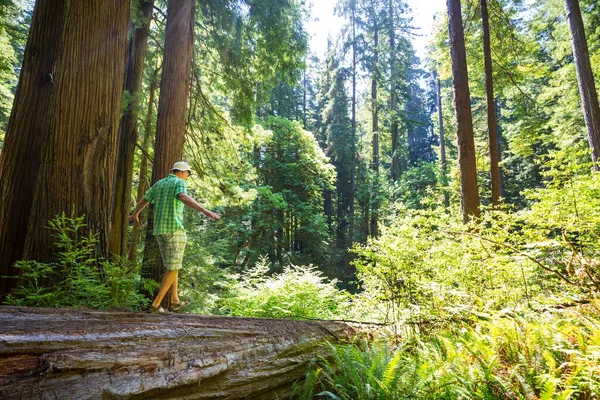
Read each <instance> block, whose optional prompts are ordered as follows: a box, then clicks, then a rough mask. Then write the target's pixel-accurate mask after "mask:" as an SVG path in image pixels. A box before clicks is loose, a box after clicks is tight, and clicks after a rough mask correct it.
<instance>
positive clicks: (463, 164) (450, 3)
mask: <svg viewBox="0 0 600 400" xmlns="http://www.w3.org/2000/svg"><path fill="white" fill-rule="evenodd" d="M446 4H447V7H448V32H449V35H450V54H451V56H452V85H453V87H454V109H455V112H456V135H457V142H458V166H459V169H460V199H461V208H462V214H463V221H464V222H468V221H469V219H470V218H472V217H479V216H480V209H479V191H478V186H477V164H476V162H475V140H474V139H473V119H472V116H471V100H470V94H469V78H468V74H467V56H466V51H465V37H464V31H463V25H462V14H461V4H460V0H447V2H446Z"/></svg>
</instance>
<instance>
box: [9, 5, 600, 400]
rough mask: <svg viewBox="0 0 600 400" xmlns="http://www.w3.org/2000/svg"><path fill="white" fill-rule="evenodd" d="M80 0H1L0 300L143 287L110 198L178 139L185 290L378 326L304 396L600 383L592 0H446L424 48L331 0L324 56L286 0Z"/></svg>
mask: <svg viewBox="0 0 600 400" xmlns="http://www.w3.org/2000/svg"><path fill="white" fill-rule="evenodd" d="M84 3H85V2H81V4H71V3H68V2H49V1H44V0H38V1H37V2H36V3H35V5H34V4H33V3H30V2H26V1H23V2H20V1H17V0H2V1H0V76H1V79H0V143H1V144H2V145H3V147H2V153H0V182H1V187H0V189H1V193H2V194H1V196H2V203H3V208H2V210H1V211H0V252H1V254H2V257H0V258H2V260H1V261H0V274H1V275H2V276H3V279H2V285H1V286H0V289H1V290H0V293H1V294H2V295H3V296H4V301H5V302H7V303H9V304H20V305H35V306H81V305H85V306H92V307H98V308H114V307H120V308H131V309H142V308H144V307H145V306H146V305H147V303H148V300H147V298H148V295H149V293H152V290H153V288H155V287H156V283H155V282H156V281H157V280H158V279H159V276H160V272H161V265H160V257H156V254H157V252H156V248H155V245H154V241H153V239H152V237H151V235H150V234H148V233H147V232H148V231H149V230H150V229H151V226H152V214H151V212H150V214H149V215H147V216H146V215H145V216H144V218H143V220H144V222H143V224H142V226H139V225H136V226H128V225H127V223H126V217H127V215H128V214H129V211H130V210H131V209H132V208H133V207H134V205H135V203H136V201H139V200H140V198H141V196H143V194H144V193H145V191H146V190H147V189H148V188H149V186H150V185H151V184H152V183H153V182H155V181H156V180H158V179H160V178H162V177H164V176H165V175H166V174H167V173H168V170H169V169H170V166H171V165H172V164H173V162H174V161H177V160H180V159H185V160H186V161H188V162H189V163H190V164H191V165H192V166H193V169H194V172H195V174H194V176H193V177H192V179H191V180H190V182H189V183H190V184H189V190H190V192H191V193H192V195H193V197H195V198H197V199H200V202H201V203H202V204H204V205H205V206H206V207H207V208H210V209H214V210H216V211H219V212H221V213H222V215H223V218H222V219H221V220H220V221H218V222H214V221H207V220H205V219H202V218H201V216H199V215H197V214H196V213H193V212H187V211H186V215H185V219H186V222H185V225H186V228H187V230H188V238H189V241H188V246H187V249H186V256H185V259H184V268H183V272H182V274H183V276H182V277H181V291H182V293H183V296H184V297H185V298H188V299H190V300H191V301H192V302H193V307H194V308H193V309H192V311H195V312H198V313H212V314H221V315H252V316H261V317H277V318H327V319H332V318H342V319H353V320H361V321H370V322H378V323H383V324H386V325H388V326H390V327H391V328H390V332H391V333H392V339H388V340H386V341H384V342H383V343H378V344H368V343H365V344H362V345H358V346H350V347H348V348H334V349H332V352H333V354H334V359H333V361H331V360H329V359H322V360H318V362H317V364H316V366H315V369H314V370H311V371H309V373H308V375H307V380H306V382H307V385H305V386H304V387H299V388H298V390H299V393H300V392H302V396H306V397H307V398H308V397H311V396H312V395H313V394H314V393H313V392H312V391H313V389H314V387H315V386H314V385H313V384H316V385H317V386H318V385H321V387H322V389H323V392H322V394H321V395H324V396H325V395H331V396H337V397H338V398H358V397H359V394H358V392H360V391H361V390H363V391H364V392H365V393H367V392H368V393H375V392H372V391H373V390H378V392H376V393H378V394H377V397H371V398H386V396H388V397H387V398H398V397H393V396H398V393H400V394H402V393H404V394H405V395H406V396H407V397H411V396H413V397H414V396H417V397H420V398H455V396H457V395H460V396H464V397H466V398H535V397H533V396H537V397H539V398H569V396H571V397H573V396H575V397H579V398H594V397H593V396H597V395H598V394H599V393H600V381H599V379H600V378H598V377H599V376H600V374H599V373H598V372H599V371H600V370H599V366H598V354H600V353H598V349H599V347H598V346H600V319H599V316H600V312H599V311H598V308H597V302H596V300H595V297H596V293H597V291H598V289H599V285H600V269H599V268H600V261H599V252H600V245H599V243H598V239H599V237H598V234H599V233H600V181H599V179H598V173H597V171H596V170H597V166H595V164H594V162H593V161H592V155H593V157H594V159H595V157H597V156H598V155H599V154H600V153H598V151H599V150H600V147H599V145H600V141H599V140H598V138H600V122H599V121H600V120H599V119H598V116H600V110H598V111H595V110H594V106H593V104H592V105H591V106H589V105H588V100H586V99H589V95H590V93H592V92H593V94H594V96H596V102H595V107H596V108H598V102H597V95H596V94H595V87H597V82H598V80H597V79H596V82H594V77H598V74H599V71H598V68H600V67H598V65H599V59H600V8H599V7H598V6H597V4H596V2H595V1H592V0H581V1H579V2H577V1H572V0H567V1H565V2H563V1H562V0H547V1H534V2H523V1H519V0H490V1H484V0H482V1H464V2H463V4H462V9H461V4H460V2H459V1H455V0H450V1H448V11H449V12H448V13H440V14H438V15H437V16H436V19H435V21H434V22H433V31H434V35H433V40H432V41H431V43H430V44H429V46H428V48H427V55H426V57H425V59H423V60H420V59H418V58H417V57H416V55H415V50H414V47H413V44H412V42H411V37H413V34H414V29H413V28H412V26H411V10H410V9H409V8H408V6H407V4H406V3H405V2H404V1H402V0H387V1H369V0H340V1H338V3H337V5H336V13H337V14H338V15H339V16H340V17H342V18H344V20H345V21H346V24H345V25H344V28H343V29H342V31H341V32H340V34H339V35H338V36H337V37H331V38H330V40H329V43H328V48H327V52H326V54H325V56H324V58H323V59H319V58H318V57H316V56H315V55H314V54H310V53H309V50H308V35H307V32H306V28H305V26H306V23H307V21H308V18H309V15H310V12H309V4H307V3H306V2H305V1H301V0H298V1H291V0H290V1H273V0H253V1H244V0H230V1H213V0H209V1H201V2H197V3H195V2H193V1H190V0H179V1H177V0H172V1H169V2H166V1H162V0H155V1H149V0H140V1H132V2H131V4H130V3H129V2H120V3H122V4H120V3H119V4H118V2H109V3H110V5H108V4H104V5H103V6H99V7H92V6H91V5H86V4H84ZM98 3H100V2H98ZM57 4H60V6H57ZM575 4H576V5H577V11H578V12H579V15H580V16H581V17H582V22H583V24H582V25H580V26H578V25H576V24H574V25H572V26H571V29H570V23H571V19H572V18H574V16H575V17H576V16H577V12H575V11H574V9H572V8H570V9H569V10H570V11H569V12H567V9H568V7H573V6H574V5H575ZM453 7H454V8H453ZM457 7H458V8H457ZM566 7H567V8H566ZM579 7H580V8H579ZM457 10H458V13H457ZM461 10H462V12H460V11H461ZM579 10H580V11H579ZM457 18H460V19H457ZM82 27H85V28H82ZM458 27H460V29H458ZM486 27H487V28H486ZM578 27H579V31H577V29H578ZM67 28H69V29H67ZM463 29H464V49H463V50H462V54H463V57H462V58H461V49H460V48H459V47H456V46H458V43H459V42H460V40H457V38H460V37H461V35H463V33H462V32H460V31H462V30H463ZM488 30H489V32H488ZM486 32H488V33H487V34H486ZM578 35H579V36H578ZM581 37H583V38H584V40H585V41H586V47H587V49H586V51H585V52H583V53H582V54H584V56H586V57H587V59H588V66H589V74H588V75H587V78H588V79H587V80H585V76H584V74H583V73H582V72H581V70H580V69H579V68H580V67H579V65H580V64H579V63H580V62H581V61H582V57H581V55H578V53H577V51H578V46H580V44H581V42H580V41H579V42H578V41H577V38H579V39H581ZM486 43H488V44H489V48H487V49H486V46H485V44H486ZM574 49H575V53H574V51H573V50H574ZM579 50H581V49H580V47H579ZM464 54H466V58H465V57H464ZM574 54H575V55H574ZM451 55H452V56H451ZM583 58H585V57H583ZM461 60H462V62H466V64H465V65H464V66H463V67H461V65H460V62H461ZM576 65H577V66H578V67H577V68H576ZM467 72H468V77H467ZM590 76H591V81H590V79H589V77H590ZM578 83H579V84H578ZM580 87H582V88H584V89H585V90H581V91H580ZM586 94H587V95H588V97H586ZM591 97H592V98H593V96H591ZM592 103H593V102H592ZM588 106H589V107H591V108H588ZM589 110H591V111H589ZM594 113H596V114H594ZM590 121H591V122H590ZM469 125H470V128H469ZM455 132H456V134H455ZM457 138H458V140H457ZM335 365H352V366H353V368H355V370H354V369H353V368H349V369H346V370H344V369H342V370H340V369H337V368H335ZM353 372H355V373H353ZM401 377H402V379H401ZM370 391H371V392H370ZM323 393H325V394H323ZM327 393H329V394H327ZM386 393H387V395H386ZM448 396H450V397H448ZM453 396H454V397H453ZM561 396H562V397H561ZM366 398H369V397H366Z"/></svg>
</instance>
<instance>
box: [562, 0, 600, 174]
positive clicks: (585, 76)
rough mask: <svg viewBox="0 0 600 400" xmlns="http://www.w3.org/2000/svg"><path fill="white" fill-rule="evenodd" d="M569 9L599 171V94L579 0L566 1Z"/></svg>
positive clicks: (587, 123)
mask: <svg viewBox="0 0 600 400" xmlns="http://www.w3.org/2000/svg"><path fill="white" fill-rule="evenodd" d="M565 7H566V9H567V20H568V21H569V31H570V32H571V40H572V43H573V57H574V58H575V70H576V71H577V82H578V84H579V95H580V96H581V107H582V108H583V117H584V119H585V126H586V128H587V135H588V143H589V146H590V149H591V150H592V161H593V162H594V169H595V170H596V171H598V170H599V167H598V162H597V161H598V157H600V106H599V105H598V93H597V92H596V85H595V83H594V74H593V71H592V65H591V63H590V54H589V51H588V46H587V40H586V38H585V29H584V26H583V19H582V18H581V10H580V9H579V1H578V0H565Z"/></svg>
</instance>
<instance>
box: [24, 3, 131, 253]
mask: <svg viewBox="0 0 600 400" xmlns="http://www.w3.org/2000/svg"><path fill="white" fill-rule="evenodd" d="M129 11H130V2H129V1H127V0H102V1H100V0H94V1H92V0H86V1H73V2H68V3H67V7H66V12H65V19H64V23H65V27H68V29H64V30H63V31H62V37H61V39H60V44H59V52H58V58H57V60H56V73H55V75H54V91H53V93H52V100H51V104H50V108H49V113H48V118H49V120H48V139H47V143H46V145H45V147H44V150H43V151H42V156H41V167H40V175H39V177H38V182H37V185H36V192H35V196H34V202H33V207H32V211H31V215H30V218H29V226H28V233H27V240H26V243H25V258H28V259H35V260H40V261H46V260H48V259H49V258H50V257H51V254H52V252H53V249H52V242H53V238H52V232H50V231H49V230H48V229H47V226H48V221H50V220H51V219H53V218H54V217H56V216H57V215H59V214H61V213H63V212H64V213H65V214H67V215H70V214H71V212H74V214H75V215H78V216H81V215H85V217H86V218H85V221H86V224H87V229H89V230H91V231H93V232H95V233H96V234H97V235H98V245H97V246H96V253H97V255H98V256H99V257H106V256H108V243H107V241H108V233H109V231H110V222H111V218H112V207H111V205H112V194H113V187H114V184H113V183H114V175H115V160H116V153H117V152H116V147H117V133H118V124H119V114H120V105H121V93H122V91H123V70H124V61H125V57H124V56H125V45H126V42H127V24H128V22H129Z"/></svg>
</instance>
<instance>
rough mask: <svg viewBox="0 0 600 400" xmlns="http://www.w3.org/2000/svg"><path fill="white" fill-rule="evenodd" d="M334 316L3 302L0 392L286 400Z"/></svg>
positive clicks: (334, 337) (335, 333) (339, 335)
mask: <svg viewBox="0 0 600 400" xmlns="http://www.w3.org/2000/svg"><path fill="white" fill-rule="evenodd" d="M356 333H357V330H355V329H354V328H353V327H351V326H350V325H348V324H344V323H339V322H332V321H318V322H316V321H314V322H313V321H289V320H270V319H258V318H232V317H213V316H200V315H193V314H170V315H157V314H147V313H134V312H107V311H85V310H77V309H40V308H22V307H0V397H2V398H7V399H13V398H14V399H21V398H27V399H91V398H93V399H99V398H103V399H147V398H153V399H159V398H160V399H225V398H227V399H240V398H251V399H273V398H287V397H289V395H290V393H291V387H292V384H293V383H294V382H295V381H297V380H300V379H302V378H303V376H304V375H305V373H306V369H307V366H308V364H309V362H310V360H311V358H313V357H315V356H317V355H322V354H323V351H324V349H325V346H324V345H325V342H326V341H329V342H333V343H341V342H344V341H348V340H349V339H351V338H352V337H353V336H354V335H355V334H356Z"/></svg>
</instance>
